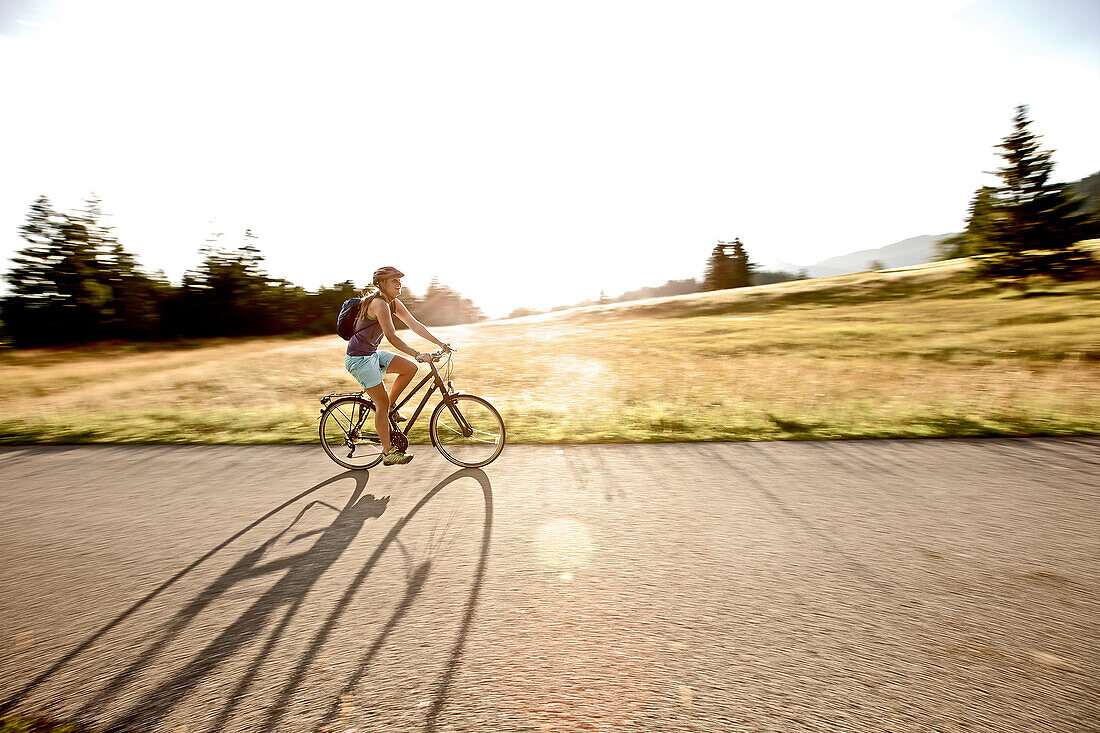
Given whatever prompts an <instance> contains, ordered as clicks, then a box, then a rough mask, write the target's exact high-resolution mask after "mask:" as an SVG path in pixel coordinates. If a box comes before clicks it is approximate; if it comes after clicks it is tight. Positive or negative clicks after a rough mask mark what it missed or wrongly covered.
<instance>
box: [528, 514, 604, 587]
mask: <svg viewBox="0 0 1100 733" xmlns="http://www.w3.org/2000/svg"><path fill="white" fill-rule="evenodd" d="M592 551H593V545H592V539H591V537H589V535H588V530H587V529H586V528H585V526H584V525H583V524H582V523H580V522H578V521H577V520H575V519H567V518H564V517H561V518H558V519H554V520H551V521H550V522H548V523H546V524H544V525H543V526H542V527H540V528H539V531H538V534H537V536H536V537H535V552H536V553H537V554H538V558H539V562H541V563H542V564H543V565H546V566H548V567H550V568H551V569H553V570H556V571H558V572H559V574H560V577H561V578H562V579H563V580H566V579H567V577H568V579H571V578H572V577H573V575H572V571H574V570H578V569H580V568H582V567H584V566H585V565H587V564H588V561H589V558H591V556H592Z"/></svg>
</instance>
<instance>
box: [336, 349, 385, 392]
mask: <svg viewBox="0 0 1100 733" xmlns="http://www.w3.org/2000/svg"><path fill="white" fill-rule="evenodd" d="M393 357H394V354H391V353H390V352H388V351H383V350H382V349H379V350H378V351H376V352H374V353H373V354H370V355H369V356H352V355H351V354H348V355H347V356H345V357H344V368H345V369H347V370H348V372H349V373H350V374H351V376H353V377H355V378H356V380H358V382H359V384H361V385H363V388H364V389H370V388H371V387H377V386H378V385H380V384H382V375H383V374H385V373H386V369H388V368H389V366H390V362H391V361H393Z"/></svg>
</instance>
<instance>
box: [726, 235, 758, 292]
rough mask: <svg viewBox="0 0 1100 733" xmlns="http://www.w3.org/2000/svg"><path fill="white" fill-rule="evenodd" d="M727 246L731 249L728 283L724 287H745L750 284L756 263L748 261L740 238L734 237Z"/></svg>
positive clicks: (747, 255)
mask: <svg viewBox="0 0 1100 733" xmlns="http://www.w3.org/2000/svg"><path fill="white" fill-rule="evenodd" d="M729 247H730V248H731V249H732V250H733V251H732V253H731V254H730V258H729V264H730V281H729V282H730V284H729V285H727V286H726V287H729V288H746V287H748V286H749V285H751V284H752V272H753V270H755V269H756V265H754V264H752V262H750V261H749V254H748V252H746V251H745V245H743V244H741V239H740V238H738V239H734V240H733V243H732V244H731V245H729Z"/></svg>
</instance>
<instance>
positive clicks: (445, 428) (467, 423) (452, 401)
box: [318, 349, 506, 469]
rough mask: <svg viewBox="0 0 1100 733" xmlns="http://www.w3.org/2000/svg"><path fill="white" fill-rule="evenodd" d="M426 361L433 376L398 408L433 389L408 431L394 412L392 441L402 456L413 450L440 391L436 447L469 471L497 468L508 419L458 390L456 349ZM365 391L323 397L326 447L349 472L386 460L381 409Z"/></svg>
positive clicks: (432, 429) (432, 426)
mask: <svg viewBox="0 0 1100 733" xmlns="http://www.w3.org/2000/svg"><path fill="white" fill-rule="evenodd" d="M424 356H426V357H427V358H426V359H422V360H421V361H424V362H426V363H427V364H428V366H429V367H430V368H431V373H430V374H428V375H427V376H425V377H424V378H423V379H422V380H420V383H419V384H417V385H416V386H415V387H413V388H412V389H411V390H410V391H409V393H408V394H407V395H405V397H404V399H402V400H401V401H400V402H399V403H398V404H397V406H396V408H394V409H396V410H399V409H400V408H401V407H403V406H404V405H405V404H406V403H407V402H409V400H411V399H412V398H413V397H414V396H415V395H416V393H417V392H419V391H420V390H421V389H422V388H423V387H424V386H425V385H426V384H428V383H429V382H432V385H431V387H429V388H428V391H427V392H426V393H425V394H424V398H423V399H422V400H421V401H420V404H419V405H418V406H417V408H416V411H415V412H413V414H412V417H410V418H409V419H408V420H407V421H406V422H405V429H404V430H402V429H401V428H399V427H398V425H397V423H396V422H395V421H394V419H393V414H392V412H391V414H390V416H389V419H390V441H391V442H392V443H393V445H394V447H395V448H397V449H398V450H400V451H404V450H406V449H407V448H408V447H409V438H408V432H409V431H411V430H412V427H413V425H414V424H415V423H416V420H417V418H418V417H420V413H421V412H422V411H423V410H424V407H425V406H426V405H427V404H428V400H429V399H430V398H431V396H432V395H433V394H434V393H435V392H436V390H438V391H439V393H440V395H441V397H442V399H440V401H439V404H438V405H436V407H435V411H433V412H432V416H431V419H430V420H429V421H428V435H430V436H431V439H432V445H434V446H435V447H436V449H437V450H438V451H439V452H440V453H442V454H443V457H444V458H446V459H447V460H448V461H450V462H451V463H454V464H456V465H459V466H463V467H465V468H481V467H482V466H485V465H488V464H489V463H492V462H493V461H494V460H496V458H497V456H499V455H500V452H501V451H502V450H504V442H505V438H506V434H505V429H504V419H503V418H502V417H501V416H500V413H499V412H497V409H496V408H495V407H493V406H492V405H491V404H489V401H488V400H486V399H484V398H482V397H478V396H477V395H472V394H467V393H465V392H461V391H459V390H456V389H455V388H454V381H453V380H452V379H451V375H452V372H453V366H452V359H453V356H452V351H451V350H447V349H443V350H441V351H436V352H434V353H431V354H425V355H424ZM440 361H443V362H444V363H443V369H444V370H445V372H446V376H444V375H443V374H441V373H440V370H439V369H438V368H437V367H436V364H437V363H439V362H440ZM365 392H366V390H362V391H360V392H344V393H334V394H329V395H325V396H324V397H322V398H321V404H322V405H323V407H322V408H321V415H320V423H319V425H318V434H319V436H320V438H321V447H322V448H324V450H325V453H327V454H328V457H329V458H331V459H332V460H333V461H335V462H336V463H338V464H339V465H341V466H343V467H344V468H351V469H363V468H373V467H374V466H377V465H378V464H379V463H380V462H381V461H382V441H381V439H380V438H379V437H378V433H377V432H375V425H374V415H375V412H376V408H375V406H374V402H373V400H371V399H369V398H366V397H364V396H363V395H364V393H365ZM345 450H346V451H347V453H346V455H344V451H345ZM337 452H339V453H340V454H341V455H337Z"/></svg>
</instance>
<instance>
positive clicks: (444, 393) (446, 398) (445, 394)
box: [390, 361, 473, 437]
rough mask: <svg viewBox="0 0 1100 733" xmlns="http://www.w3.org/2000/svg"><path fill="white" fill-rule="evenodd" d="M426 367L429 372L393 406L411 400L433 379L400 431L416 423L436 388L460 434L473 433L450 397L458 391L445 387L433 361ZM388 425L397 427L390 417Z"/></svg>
mask: <svg viewBox="0 0 1100 733" xmlns="http://www.w3.org/2000/svg"><path fill="white" fill-rule="evenodd" d="M428 367H429V368H430V369H431V370H432V371H431V374H427V375H425V376H424V378H423V379H421V380H420V382H419V383H418V384H417V385H416V386H415V387H413V388H412V389H411V390H409V393H408V394H407V395H405V397H404V399H402V400H401V401H400V402H398V403H397V405H396V406H395V407H394V408H393V409H397V410H400V409H401V408H402V407H404V406H405V404H406V403H408V401H409V400H411V399H412V398H413V397H414V396H415V395H416V393H417V392H419V391H420V390H421V389H422V388H423V387H424V385H425V384H427V383H428V382H430V381H433V380H434V381H435V384H433V385H432V386H431V387H429V388H428V391H427V392H425V393H424V397H423V398H422V399H421V400H420V404H419V405H417V406H416V410H414V411H413V414H412V417H410V418H409V419H408V420H407V421H406V422H405V428H404V430H402V431H401V432H403V433H404V434H406V435H408V434H409V432H410V431H411V430H412V427H413V425H414V424H415V423H416V419H417V418H418V417H420V413H421V412H423V411H424V408H425V407H427V405H428V400H429V399H431V396H432V395H433V394H435V391H436V390H439V394H440V396H441V397H442V398H443V402H444V404H446V405H447V409H448V410H450V411H451V415H452V416H453V417H454V419H455V422H457V423H458V425H459V426H460V427H461V428H462V434H463V435H464V436H465V437H469V436H470V435H471V434H472V433H473V428H471V427H470V425H469V423H467V422H466V418H464V417H463V416H462V413H461V412H459V411H458V409H457V408H456V407H455V403H454V401H453V400H452V399H451V397H452V395H456V394H459V392H458V391H456V390H451V389H449V388H448V387H447V385H446V384H445V383H444V382H443V378H442V377H441V376H439V370H438V369H436V367H435V362H434V361H429V362H428ZM390 427H391V428H396V427H397V425H396V424H395V423H394V421H393V419H392V418H391V419H390Z"/></svg>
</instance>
